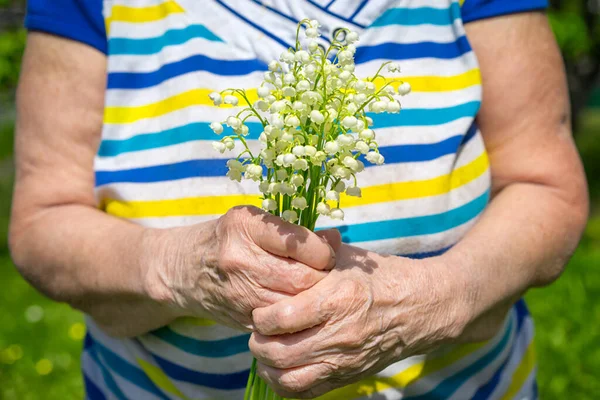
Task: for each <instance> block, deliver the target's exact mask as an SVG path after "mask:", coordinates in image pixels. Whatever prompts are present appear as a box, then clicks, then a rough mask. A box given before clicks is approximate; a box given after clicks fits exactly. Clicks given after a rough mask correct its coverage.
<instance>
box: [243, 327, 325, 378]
mask: <svg viewBox="0 0 600 400" xmlns="http://www.w3.org/2000/svg"><path fill="white" fill-rule="evenodd" d="M326 335H328V334H327V332H325V331H324V329H323V325H319V326H315V327H314V328H310V329H307V330H304V331H302V332H297V333H294V334H291V335H278V336H265V335H262V334H260V333H259V332H256V331H255V332H253V333H252V335H250V339H249V340H248V347H249V348H250V351H251V352H252V355H254V358H256V359H257V360H258V361H260V362H262V363H263V364H265V365H268V366H270V367H274V368H280V369H287V368H294V367H300V366H302V365H308V364H315V363H319V362H322V361H323V360H325V359H326V357H328V356H331V354H330V349H331V345H330V343H329V340H328V339H330V337H331V335H329V336H326Z"/></svg>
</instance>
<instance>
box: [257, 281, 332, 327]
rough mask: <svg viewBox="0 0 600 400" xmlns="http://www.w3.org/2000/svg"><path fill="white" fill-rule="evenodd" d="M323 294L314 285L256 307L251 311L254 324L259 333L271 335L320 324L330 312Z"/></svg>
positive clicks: (327, 317)
mask: <svg viewBox="0 0 600 400" xmlns="http://www.w3.org/2000/svg"><path fill="white" fill-rule="evenodd" d="M317 286H318V285H317ZM324 295H325V296H326V295H327V293H325V294H324ZM324 295H321V294H320V291H318V290H317V289H316V286H315V287H314V288H312V289H309V290H306V291H304V292H301V293H299V294H298V295H296V296H294V297H291V298H288V299H285V300H282V301H280V302H278V303H275V304H273V305H271V306H268V307H263V308H257V309H255V310H254V311H253V312H252V320H253V321H254V326H255V327H256V330H257V331H258V332H259V333H261V334H263V335H267V336H271V335H281V334H284V333H294V332H299V331H303V330H305V329H309V328H312V327H313V326H317V325H320V324H321V323H323V322H324V321H326V320H327V319H329V316H330V314H331V313H330V310H329V307H328V306H327V302H326V301H325V299H324V298H325V296H324Z"/></svg>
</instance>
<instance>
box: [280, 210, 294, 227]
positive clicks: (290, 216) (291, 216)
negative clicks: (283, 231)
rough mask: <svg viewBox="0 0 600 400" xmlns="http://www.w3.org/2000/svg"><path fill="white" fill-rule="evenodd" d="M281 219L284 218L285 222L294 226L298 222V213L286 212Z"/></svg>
mask: <svg viewBox="0 0 600 400" xmlns="http://www.w3.org/2000/svg"><path fill="white" fill-rule="evenodd" d="M281 218H283V219H284V220H285V221H287V222H290V223H292V224H293V223H295V222H296V221H298V213H297V212H296V211H294V210H285V211H284V212H283V213H282V214H281Z"/></svg>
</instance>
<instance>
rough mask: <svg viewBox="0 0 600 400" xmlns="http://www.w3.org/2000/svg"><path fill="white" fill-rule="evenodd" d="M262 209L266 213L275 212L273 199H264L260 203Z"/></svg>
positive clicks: (275, 203)
mask: <svg viewBox="0 0 600 400" xmlns="http://www.w3.org/2000/svg"><path fill="white" fill-rule="evenodd" d="M262 208H263V210H266V211H275V210H277V202H276V201H275V200H273V199H264V200H263V201H262Z"/></svg>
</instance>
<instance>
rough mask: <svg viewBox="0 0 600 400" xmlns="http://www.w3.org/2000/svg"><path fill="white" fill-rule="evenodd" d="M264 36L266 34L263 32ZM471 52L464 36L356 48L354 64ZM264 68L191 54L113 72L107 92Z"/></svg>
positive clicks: (252, 61) (263, 66)
mask: <svg viewBox="0 0 600 400" xmlns="http://www.w3.org/2000/svg"><path fill="white" fill-rule="evenodd" d="M265 34H266V33H265ZM470 51H471V47H470V45H469V43H468V41H467V39H466V38H465V37H464V36H463V37H461V38H459V39H458V40H457V41H456V42H453V43H434V42H421V43H410V44H399V43H383V44H380V45H376V46H365V47H359V48H358V49H357V50H356V64H362V63H366V62H369V61H372V60H378V59H386V60H388V59H389V60H409V59H415V58H438V59H452V58H457V57H460V56H462V55H463V54H465V53H468V52H470ZM266 70H267V65H266V64H265V63H263V62H261V61H259V60H257V59H250V60H216V59H212V58H210V57H207V56H205V55H200V54H198V55H194V56H190V57H188V58H186V59H184V60H181V61H177V62H174V63H170V64H165V65H163V66H161V67H160V68H159V69H158V70H156V71H152V72H113V73H110V74H108V83H107V88H108V89H144V88H149V87H152V86H156V85H158V84H160V83H162V82H165V81H167V80H169V79H172V78H175V77H177V76H181V75H184V74H188V73H192V72H197V71H207V72H211V73H213V74H216V75H220V76H239V75H247V74H250V73H252V72H256V71H266Z"/></svg>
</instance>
